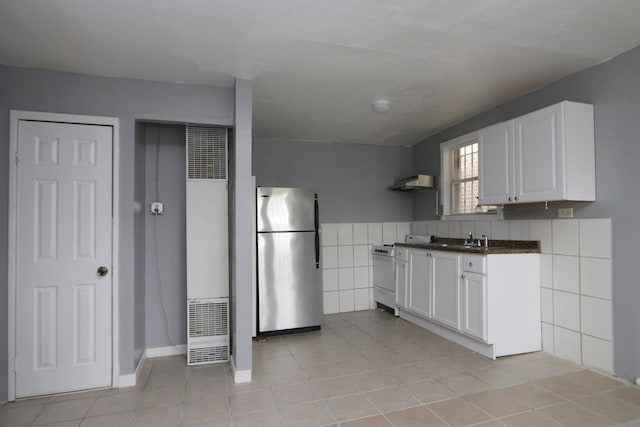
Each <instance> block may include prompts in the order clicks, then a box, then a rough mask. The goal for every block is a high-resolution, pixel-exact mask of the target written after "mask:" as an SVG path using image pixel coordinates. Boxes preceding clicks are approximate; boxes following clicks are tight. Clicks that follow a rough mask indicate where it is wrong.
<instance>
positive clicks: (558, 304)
mask: <svg viewBox="0 0 640 427" xmlns="http://www.w3.org/2000/svg"><path fill="white" fill-rule="evenodd" d="M553 323H554V325H558V326H562V327H563V328H567V329H572V330H574V331H580V295H577V294H571V293H569V292H561V291H553ZM556 344H557V343H556Z"/></svg>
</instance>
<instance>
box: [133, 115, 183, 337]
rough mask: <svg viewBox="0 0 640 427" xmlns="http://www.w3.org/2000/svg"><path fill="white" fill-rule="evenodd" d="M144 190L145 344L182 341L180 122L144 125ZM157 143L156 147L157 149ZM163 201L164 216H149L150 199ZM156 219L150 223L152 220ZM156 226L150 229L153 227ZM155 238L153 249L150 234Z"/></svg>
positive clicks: (181, 165) (181, 172)
mask: <svg viewBox="0 0 640 427" xmlns="http://www.w3.org/2000/svg"><path fill="white" fill-rule="evenodd" d="M144 127H145V136H146V137H145V151H146V164H145V168H146V177H145V181H146V191H145V198H144V199H143V210H144V215H145V217H146V230H145V238H144V242H145V245H146V248H145V252H146V267H145V269H146V275H145V277H146V294H145V298H146V306H145V307H146V308H145V310H144V313H146V319H145V323H146V331H145V341H146V347H147V348H155V347H165V346H169V345H178V344H186V342H187V335H186V330H187V322H186V319H187V317H186V316H187V313H186V301H187V245H186V183H185V176H186V175H185V174H186V171H185V167H186V166H185V161H186V158H185V155H186V154H185V140H186V137H185V131H186V129H185V126H184V125H167V124H145V125H144ZM158 148H159V151H156V150H157V149H158ZM156 153H157V154H158V155H159V157H158V174H157V178H158V181H157V183H158V198H157V199H156ZM154 201H161V202H164V207H165V211H164V213H163V215H151V214H150V213H149V206H150V204H151V202H154ZM154 223H155V224H154ZM154 228H155V230H154ZM156 232H157V239H158V253H157V254H156V248H155V239H156ZM156 255H157V256H158V261H159V262H160V278H161V279H162V296H163V298H164V303H165V309H166V311H167V313H166V316H167V322H168V324H169V329H170V331H171V341H170V340H169V336H168V333H167V327H166V326H165V314H164V312H163V308H162V304H161V300H160V292H161V285H160V283H161V282H160V280H159V277H158V268H157V266H156Z"/></svg>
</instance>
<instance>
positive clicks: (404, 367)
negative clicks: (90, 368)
mask: <svg viewBox="0 0 640 427" xmlns="http://www.w3.org/2000/svg"><path fill="white" fill-rule="evenodd" d="M253 346H254V371H253V377H254V379H253V382H251V383H247V384H235V383H233V380H232V378H231V369H230V367H229V366H228V365H213V366H206V367H195V368H187V367H186V366H185V359H184V357H166V358H159V359H149V360H147V362H146V363H145V365H144V367H143V372H142V375H141V380H140V383H139V384H138V386H137V387H133V388H129V389H120V390H100V391H91V392H85V393H77V394H71V395H59V396H53V397H45V398H38V399H29V400H21V401H17V402H14V403H9V404H6V405H4V406H2V407H0V426H3V427H8V426H37V425H48V426H59V427H62V426H64V427H77V426H83V427H84V426H94V427H98V426H217V427H222V426H235V427H242V426H261V427H269V426H296V427H304V426H342V427H358V426H371V427H377V426H380V427H382V426H386V427H389V426H395V427H408V426H466V425H474V426H484V427H494V426H502V427H504V426H510V427H511V426H514V427H520V426H522V427H526V426H562V425H564V426H570V427H573V426H576V427H577V426H580V427H589V426H613V425H628V426H640V420H639V419H640V388H638V387H634V386H628V385H626V384H625V383H623V382H620V381H617V380H615V379H612V378H609V377H606V376H603V375H599V374H597V373H594V372H591V371H588V370H583V369H581V368H580V367H579V366H577V365H574V364H572V363H569V362H566V361H564V360H561V359H558V358H555V357H552V356H549V355H547V354H544V353H541V352H540V353H532V354H526V355H520V356H512V357H505V358H500V359H499V360H497V361H492V360H489V359H486V358H484V357H482V356H479V355H477V354H475V353H473V352H470V351H469V350H467V349H465V348H463V347H460V346H458V345H456V344H454V343H451V342H450V341H447V340H445V339H443V338H440V337H438V336H437V335H434V334H432V333H430V332H427V331H425V330H423V329H421V328H418V327H416V326H414V325H412V324H410V323H407V322H405V321H403V320H401V319H397V318H394V317H393V316H391V315H389V314H388V313H385V312H382V311H379V310H377V311H362V312H356V313H346V314H340V315H330V316H326V317H325V321H324V327H323V329H322V331H319V332H312V333H306V334H297V335H287V336H279V337H270V338H268V339H266V340H264V341H259V342H257V341H256V342H254V344H253Z"/></svg>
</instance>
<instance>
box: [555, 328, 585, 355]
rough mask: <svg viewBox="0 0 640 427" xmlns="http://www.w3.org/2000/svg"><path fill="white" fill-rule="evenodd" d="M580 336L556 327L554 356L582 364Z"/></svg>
mask: <svg viewBox="0 0 640 427" xmlns="http://www.w3.org/2000/svg"><path fill="white" fill-rule="evenodd" d="M580 343H581V340H580V334H579V333H578V332H574V331H570V330H568V329H564V328H560V327H558V326H554V328H553V344H554V350H555V351H554V354H555V355H556V356H558V357H562V358H563V359H567V360H570V361H572V362H574V363H578V364H581V363H582V348H581V344H580Z"/></svg>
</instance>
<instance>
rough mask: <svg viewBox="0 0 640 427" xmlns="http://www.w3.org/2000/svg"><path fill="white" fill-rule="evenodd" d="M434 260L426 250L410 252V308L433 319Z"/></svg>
mask: <svg viewBox="0 0 640 427" xmlns="http://www.w3.org/2000/svg"><path fill="white" fill-rule="evenodd" d="M432 264H433V258H432V257H431V253H430V252H427V251H425V250H415V249H412V250H410V251H409V266H410V267H409V307H407V308H408V309H409V310H411V311H412V312H414V313H416V314H418V315H420V316H422V317H425V318H429V317H431V310H430V309H431V307H430V305H431V289H430V288H431V281H432V280H433V278H432V277H431V276H432V274H433V268H432V267H431V265H432Z"/></svg>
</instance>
